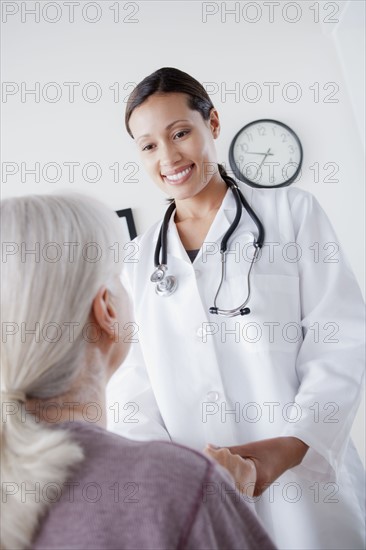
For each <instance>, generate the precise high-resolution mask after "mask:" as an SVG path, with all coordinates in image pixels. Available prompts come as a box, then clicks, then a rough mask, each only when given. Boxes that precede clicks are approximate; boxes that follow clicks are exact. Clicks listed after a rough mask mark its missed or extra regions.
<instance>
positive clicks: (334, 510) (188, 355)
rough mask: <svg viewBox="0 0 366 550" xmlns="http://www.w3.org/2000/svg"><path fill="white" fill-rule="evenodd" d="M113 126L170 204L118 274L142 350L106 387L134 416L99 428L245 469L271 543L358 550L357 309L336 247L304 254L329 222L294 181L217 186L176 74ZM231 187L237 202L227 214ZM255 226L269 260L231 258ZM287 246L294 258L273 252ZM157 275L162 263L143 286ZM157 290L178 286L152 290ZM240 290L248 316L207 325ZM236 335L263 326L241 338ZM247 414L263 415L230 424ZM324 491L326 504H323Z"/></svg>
mask: <svg viewBox="0 0 366 550" xmlns="http://www.w3.org/2000/svg"><path fill="white" fill-rule="evenodd" d="M125 120H126V128H127V131H128V133H129V134H130V136H131V137H132V138H133V139H134V140H135V142H136V146H137V149H138V153H139V155H140V158H141V160H142V162H143V165H144V167H145V169H146V171H147V173H148V174H149V176H150V177H151V179H152V180H153V181H154V183H155V184H156V185H157V186H158V187H159V188H160V189H161V190H162V191H163V193H165V194H167V195H168V196H170V197H172V199H171V204H170V206H169V208H168V210H167V213H166V215H165V217H164V220H163V223H161V221H160V222H158V223H156V224H155V225H154V226H152V227H151V228H150V229H149V230H148V231H146V232H145V233H144V234H143V235H140V236H139V237H137V239H136V240H135V242H136V244H137V246H138V254H137V256H138V257H137V261H136V262H135V263H133V264H128V265H127V264H126V269H125V270H124V274H123V277H124V282H125V285H126V287H127V288H128V290H129V292H130V294H131V296H132V301H133V304H134V311H135V318H136V321H137V324H138V326H139V342H137V343H134V344H132V346H131V353H130V354H129V357H128V358H127V364H128V367H129V368H127V369H125V368H123V369H120V370H118V371H117V372H116V374H115V375H114V377H113V379H112V380H111V382H110V385H109V399H110V401H111V402H112V403H115V402H118V403H120V404H121V405H122V404H125V403H126V402H127V401H133V402H134V403H135V404H137V406H138V413H137V418H136V420H137V422H136V423H133V424H132V423H131V424H128V423H125V422H123V421H120V422H118V420H117V422H115V419H111V421H110V428H111V429H112V430H115V431H117V432H119V433H121V434H122V435H125V436H129V437H131V438H134V439H146V440H149V439H167V440H172V441H174V442H177V443H180V444H184V445H187V446H190V447H193V448H195V449H196V450H198V451H202V450H204V451H205V452H206V453H208V454H210V455H211V457H213V458H215V459H216V460H217V461H219V462H221V463H222V464H223V465H224V466H226V467H227V468H228V469H229V470H230V471H231V473H232V475H233V476H234V478H235V469H231V468H230V467H229V466H228V465H229V464H230V461H227V460H226V459H227V457H228V452H227V450H229V451H230V453H232V454H233V455H237V456H239V457H241V458H242V459H243V460H244V461H245V460H247V459H250V460H251V462H254V464H255V469H256V483H255V490H254V495H255V496H256V497H258V499H257V500H256V503H255V507H256V510H257V512H258V515H259V516H260V517H261V519H262V521H263V523H264V525H265V527H266V528H267V530H268V531H269V533H270V534H271V536H272V537H273V539H274V541H275V543H276V544H277V545H278V547H279V548H282V549H291V550H293V549H296V548H297V549H303V548H307V549H309V550H310V549H315V548H316V549H319V548H338V549H341V548H342V549H344V548H362V547H363V545H364V503H363V500H364V499H363V496H362V494H361V491H360V487H361V486H363V485H364V484H363V470H362V464H361V462H360V460H359V457H358V455H357V453H356V451H355V448H354V446H353V443H352V441H350V429H351V426H352V422H353V419H354V416H355V414H356V411H357V407H358V403H359V401H360V396H361V387H362V379H363V371H364V368H363V345H364V331H363V318H364V317H363V316H364V313H363V302H362V295H361V292H360V289H359V287H358V285H357V282H356V279H355V277H354V275H353V273H352V271H351V269H350V266H349V264H348V262H347V260H346V259H345V257H344V254H343V251H342V250H341V248H340V247H338V246H337V258H336V260H337V261H336V262H332V263H329V262H319V261H313V258H312V256H311V255H309V253H306V252H308V251H309V250H312V249H313V248H314V242H316V243H319V246H320V247H322V246H323V245H324V244H325V243H329V242H332V243H337V241H338V239H337V237H336V235H335V233H334V230H333V228H332V226H331V224H330V222H329V220H328V218H327V216H326V214H325V213H324V211H323V210H322V208H321V207H320V205H319V204H318V202H317V201H316V199H315V198H314V197H313V196H312V195H311V194H310V193H307V192H305V191H302V190H300V189H296V188H295V187H293V188H291V187H283V188H278V189H254V188H250V189H248V188H247V187H245V186H244V185H243V184H241V183H239V182H235V181H234V180H232V179H231V178H229V177H228V175H227V174H226V172H225V170H224V169H223V167H222V166H221V165H220V164H218V160H217V155H216V150H215V140H216V139H217V137H218V136H219V132H220V121H219V115H218V112H217V110H216V109H215V108H214V106H213V104H212V101H211V100H210V97H209V96H208V94H207V92H206V90H205V89H204V88H203V86H202V85H201V84H200V83H199V82H198V81H197V80H195V79H194V78H193V77H191V76H190V75H188V74H187V73H184V72H182V71H180V70H178V69H174V68H162V69H159V70H157V71H156V72H154V73H153V74H151V75H149V76H147V77H146V78H145V79H144V80H142V82H140V83H139V84H138V85H137V86H136V88H135V89H134V90H133V92H132V94H131V96H130V97H129V100H128V103H127V109H126V119H125ZM228 188H230V189H228ZM237 191H240V192H241V193H242V196H243V201H242V202H243V204H244V202H245V203H246V204H247V205H248V208H247V207H245V209H241V208H240V211H238V208H237V200H236V198H237V197H236V192H237ZM238 195H239V193H238ZM239 203H240V199H239ZM245 210H246V211H245ZM248 214H249V215H248ZM258 220H260V221H261V222H262V223H263V225H264V229H265V241H266V242H265V243H264V244H265V245H276V246H275V247H274V249H273V254H271V255H270V257H268V254H261V255H258V257H256V256H253V258H252V259H251V262H248V261H245V260H244V259H243V258H240V254H239V259H238V254H237V252H240V250H243V248H244V247H245V246H246V245H247V244H248V242H251V243H253V244H254V248H256V249H257V248H258V247H259V243H262V244H263V239H264V231H263V227H261V225H260V224H258V223H257V222H258ZM159 242H160V243H162V246H161V251H160V252H159V247H157V248H156V243H158V244H159ZM164 242H165V246H163V244H164ZM223 243H224V245H225V247H226V245H227V248H226V251H225V250H223V248H224V247H223ZM294 244H295V245H296V247H297V248H296V250H299V251H300V254H298V257H296V259H295V260H294V259H293V258H292V257H289V255H286V254H282V253H281V252H282V251H283V250H287V248H288V246H293V245H294ZM256 245H257V246H256ZM163 249H164V250H165V252H164V253H163ZM156 251H158V254H157V253H156ZM226 255H227V256H228V257H229V258H230V260H232V261H233V262H234V263H232V262H231V261H228V262H226ZM157 256H158V257H157ZM234 259H235V260H234ZM254 259H255V261H254ZM154 265H155V266H156V267H159V268H161V269H156V271H155V272H154V273H153V275H152V276H151V281H153V283H154V284H152V283H151V282H150V281H149V279H150V274H151V270H152V269H153V266H154ZM225 265H227V273H226V268H225ZM252 268H253V273H249V270H251V269H252ZM170 270H171V271H172V273H174V276H173V275H170ZM220 274H221V283H220ZM249 275H250V278H251V279H250V284H249ZM159 277H160V278H161V279H159ZM157 278H158V279H159V280H156V279H157ZM247 282H248V284H247ZM163 283H166V286H169V288H168V289H167V290H168V291H169V290H171V289H172V288H173V289H174V292H170V293H169V292H167V293H165V294H164V293H163V292H159V291H160V290H164V288H163V289H162V287H161V286H159V285H162V284H163ZM219 285H220V286H219ZM221 287H222V288H221ZM218 288H219V291H220V299H218V292H217V289H218ZM215 293H216V296H215ZM246 294H247V295H248V299H249V297H250V311H248V309H249V308H246V307H244V305H243V307H242V308H237V309H236V310H235V313H234V315H231V314H230V315H228V316H227V317H226V318H225V321H224V322H222V323H217V319H218V317H217V314H218V313H220V315H221V314H222V315H224V314H225V315H226V313H222V312H223V311H224V310H223V309H221V308H223V307H224V306H225V305H226V306H227V304H230V303H231V302H232V303H235V302H236V299H237V300H238V303H239V300H241V299H244V297H245V295H246ZM161 295H162V296H164V299H163V298H161V297H160V296H161ZM168 296H169V297H168ZM216 298H217V299H218V302H219V303H218V305H217V307H216V306H215V307H210V306H212V304H213V303H215V304H216ZM245 304H246V302H245ZM226 311H227V310H226ZM230 313H232V312H230ZM249 313H250V315H248V314H249ZM246 319H249V323H247V322H246ZM329 323H331V324H333V325H332V326H337V327H339V334H340V337H339V338H338V337H337V338H336V339H334V338H333V339H328V338H323V339H319V338H316V337H315V334H314V327H316V326H319V327H322V328H323V327H324V329H326V328H327V327H328V326H329ZM248 325H250V326H251V327H252V329H253V328H258V327H259V329H260V330H259V331H258V332H256V333H255V338H253V337H252V336H253V335H252V333H251V332H250V333H249V337H247V338H240V335H241V334H244V335H247V334H248V333H247V332H246V330H247V326H248ZM289 327H296V328H297V327H299V328H300V330H298V331H296V334H292V332H291V330H290V331H289V332H287V329H288V328H289ZM284 328H285V336H286V337H285V338H284V337H283V334H284V333H283V329H284ZM268 331H269V332H268ZM267 334H269V337H267ZM249 405H250V406H252V407H253V408H254V410H257V411H258V410H259V411H263V410H266V407H268V406H269V407H270V408H271V414H270V416H268V415H259V416H258V417H256V418H255V419H251V417H248V415H241V414H240V411H246V410H247V407H248V406H249ZM329 407H331V412H332V415H331V418H330V417H329ZM237 411H238V412H237ZM203 412H205V413H206V414H205V415H204V416H203ZM316 412H317V413H318V414H315V413H316ZM209 443H212V444H214V445H216V446H219V447H222V448H226V451H225V452H216V451H215V450H213V449H212V448H208V447H207V445H208V444H209ZM276 480H278V481H276ZM236 481H237V482H238V483H239V484H240V483H242V480H239V479H236ZM315 487H318V489H319V491H320V492H321V493H323V495H322V496H323V497H324V498H321V497H320V496H319V494H317V495H315V494H314V488H315ZM330 487H331V488H332V490H334V492H336V493H337V501H335V499H329V498H328V494H324V491H326V490H327V488H328V489H329V488H330ZM289 488H295V489H296V493H297V496H299V495H300V496H299V498H297V496H296V498H294V497H293V496H292V495H291V494H290V493H291V491H288V489H289ZM266 489H269V490H268V491H266ZM274 491H275V493H274ZM273 497H274V498H273ZM295 502H296V505H294V503H295ZM325 524H327V525H331V527H330V528H329V529H324V525H325Z"/></svg>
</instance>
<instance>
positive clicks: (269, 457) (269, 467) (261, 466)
mask: <svg viewBox="0 0 366 550" xmlns="http://www.w3.org/2000/svg"><path fill="white" fill-rule="evenodd" d="M308 448H309V447H308V445H306V443H304V442H303V441H301V439H298V438H297V437H274V438H272V439H263V440H261V441H254V442H252V443H246V444H245V445H237V446H234V447H222V449H227V450H228V451H229V452H230V453H232V454H233V455H239V456H240V457H242V458H246V459H248V458H249V459H251V460H252V461H253V462H254V464H255V467H256V471H257V480H256V484H255V488H254V495H253V496H255V497H256V496H259V495H261V494H262V493H263V491H265V490H266V489H267V488H268V487H269V486H270V485H271V483H273V482H274V481H275V480H276V479H277V478H278V477H279V476H280V475H282V474H283V473H284V472H286V470H288V469H289V468H293V467H294V466H297V465H298V464H300V463H301V461H302V459H303V458H304V456H305V454H306V452H307V450H308Z"/></svg>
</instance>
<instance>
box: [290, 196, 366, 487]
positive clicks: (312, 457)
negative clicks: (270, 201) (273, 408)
mask: <svg viewBox="0 0 366 550" xmlns="http://www.w3.org/2000/svg"><path fill="white" fill-rule="evenodd" d="M291 210H292V216H293V220H294V229H295V236H296V242H297V244H298V245H299V246H300V249H299V250H301V259H300V260H299V262H298V269H299V281H300V298H301V318H302V321H301V324H302V332H303V336H304V340H303V342H302V345H301V348H300V350H299V354H298V357H297V364H296V370H297V375H298V378H299V382H300V386H299V390H298V393H297V395H296V398H295V403H296V404H295V405H294V408H293V413H294V416H293V418H294V419H296V421H294V422H287V423H286V427H285V429H284V432H283V433H282V434H281V435H285V436H294V437H298V438H299V439H301V440H302V441H304V442H305V443H306V444H307V445H309V449H308V451H307V453H306V455H305V457H304V459H303V461H302V463H301V464H300V465H299V466H297V467H296V468H294V471H295V470H296V471H297V473H298V474H299V475H302V476H304V477H306V478H308V479H310V480H319V481H336V480H337V473H338V472H339V469H340V467H341V465H342V461H343V457H344V454H345V451H346V448H347V445H348V442H349V438H350V430H351V427H352V423H353V420H354V417H355V415H356V412H357V409H358V406H359V403H360V399H361V395H362V386H363V378H364V305H363V299H362V295H361V291H360V288H359V286H358V283H357V281H356V279H355V276H354V274H353V272H352V270H351V268H350V265H349V263H348V261H347V259H346V258H345V256H344V253H343V251H342V249H341V248H340V246H339V243H338V239H337V236H336V234H335V232H334V230H333V228H332V226H331V224H330V222H329V220H328V218H327V216H326V214H325V213H324V211H323V209H322V208H321V207H320V205H319V203H318V202H317V200H316V199H315V197H313V196H312V195H311V194H308V193H305V192H300V193H299V194H297V195H296V196H295V199H294V200H293V202H292V207H291Z"/></svg>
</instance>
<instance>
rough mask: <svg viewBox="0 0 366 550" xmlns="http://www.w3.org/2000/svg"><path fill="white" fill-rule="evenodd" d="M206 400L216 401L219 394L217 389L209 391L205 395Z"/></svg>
mask: <svg viewBox="0 0 366 550" xmlns="http://www.w3.org/2000/svg"><path fill="white" fill-rule="evenodd" d="M206 397H207V399H208V401H218V400H219V397H220V394H219V392H217V391H209V392H208V393H207V395H206Z"/></svg>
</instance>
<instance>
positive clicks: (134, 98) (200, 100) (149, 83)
mask: <svg viewBox="0 0 366 550" xmlns="http://www.w3.org/2000/svg"><path fill="white" fill-rule="evenodd" d="M157 92H159V93H164V94H169V93H181V94H187V96H188V107H189V108H190V109H192V110H193V111H198V112H199V113H201V115H202V117H203V119H204V120H208V119H209V118H210V112H211V109H213V108H214V105H213V103H212V101H211V99H210V96H209V95H208V93H207V92H206V90H205V88H204V87H203V86H202V84H201V83H200V82H198V80H196V79H195V78H193V77H192V76H190V75H189V74H187V73H185V72H183V71H180V70H179V69H175V68H174V67H163V68H162V69H158V70H157V71H155V72H153V73H152V74H150V75H149V76H146V77H145V78H144V79H143V80H141V82H140V83H139V84H137V86H136V87H135V88H134V89H133V91H132V92H131V94H130V96H129V98H128V101H127V107H126V113H125V125H126V130H127V132H128V133H129V134H130V136H131V137H132V138H133V135H132V132H131V129H130V125H129V121H130V117H131V115H132V113H133V111H134V109H136V107H138V106H139V105H141V104H142V103H143V102H144V101H146V100H147V98H148V97H150V96H151V95H153V94H155V93H157ZM218 168H219V172H220V176H221V177H222V178H223V179H224V180H225V178H228V177H229V176H228V174H227V173H226V170H225V168H224V167H223V166H222V165H221V164H219V165H218ZM167 200H168V202H169V203H171V202H173V201H174V199H167Z"/></svg>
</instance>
